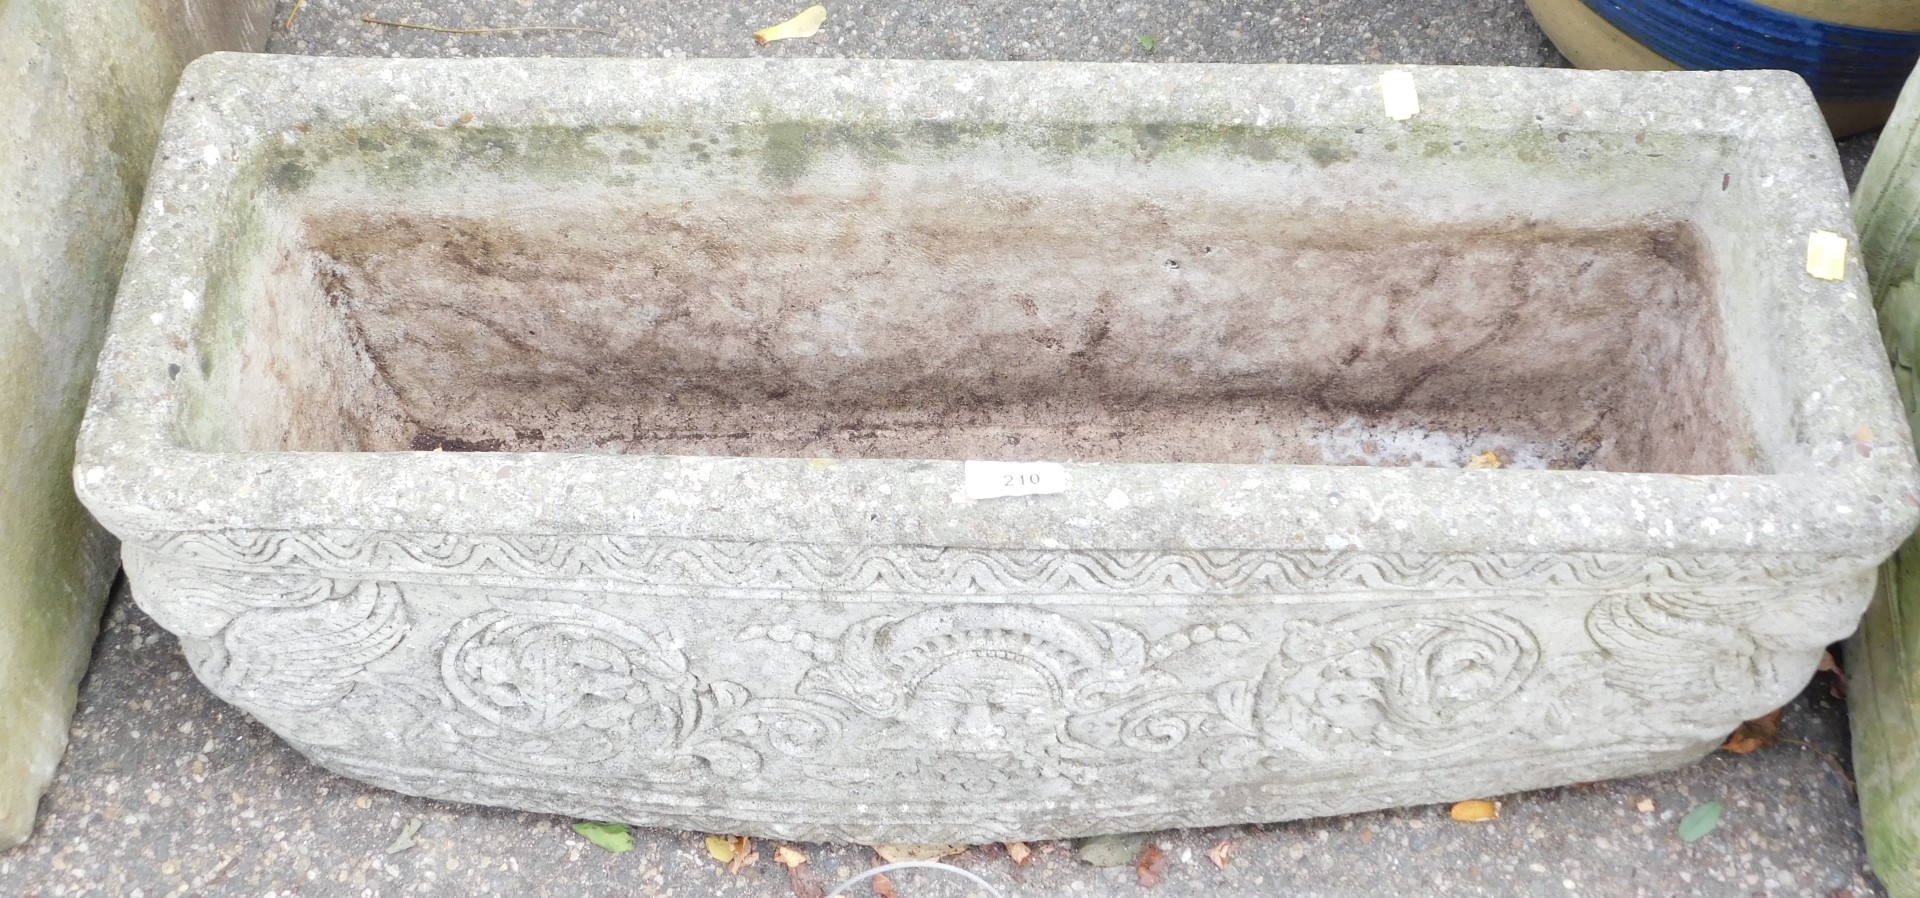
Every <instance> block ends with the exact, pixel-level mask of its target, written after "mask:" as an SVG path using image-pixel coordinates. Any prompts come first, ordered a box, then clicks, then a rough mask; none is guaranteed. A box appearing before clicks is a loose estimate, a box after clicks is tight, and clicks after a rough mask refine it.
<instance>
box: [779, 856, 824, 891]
mask: <svg viewBox="0 0 1920 898" xmlns="http://www.w3.org/2000/svg"><path fill="white" fill-rule="evenodd" d="M778 856H779V855H778V854H777V853H776V854H775V857H776V858H777V857H778ZM787 882H788V884H790V885H792V886H793V898H826V894H827V887H826V885H825V884H824V883H822V882H821V881H820V874H819V873H817V872H815V871H814V869H813V868H812V867H809V866H807V865H806V864H804V863H802V864H795V865H793V866H791V867H788V868H787Z"/></svg>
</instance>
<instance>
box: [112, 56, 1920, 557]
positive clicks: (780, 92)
mask: <svg viewBox="0 0 1920 898" xmlns="http://www.w3.org/2000/svg"><path fill="white" fill-rule="evenodd" d="M1389 69H1393V70H1401V71H1408V72H1411V73H1413V77H1414V79H1415V81H1416V83H1417V85H1418V88H1419V98H1420V112H1419V114H1418V115H1417V116H1415V117H1414V118H1413V119H1411V120H1409V121H1406V122H1395V121H1391V120H1389V119H1387V118H1386V117H1385V116H1384V115H1383V114H1382V112H1381V96H1380V87H1379V76H1380V74H1381V73H1382V72H1384V71H1388V70H1389ZM462 116H472V118H471V119H468V121H478V122H479V123H483V124H485V125H488V126H492V127H501V128H508V129H512V128H527V127H535V126H559V127H572V126H583V125H594V124H603V125H608V124H621V123H631V122H645V121H659V120H661V119H669V120H674V119H680V120H684V119H688V118H694V119H697V120H700V121H703V122H708V123H718V124H724V123H727V122H747V121H771V120H783V119H789V118H791V119H804V120H811V121H826V122H914V121H929V120H932V121H939V120H951V121H972V120H980V121H993V122H1008V123H1024V122H1033V123H1038V122H1044V121H1059V120H1061V119H1062V118H1063V117H1066V116H1071V119H1069V120H1072V121H1083V122H1089V123H1127V122H1140V121H1153V122H1168V123H1189V122H1190V123H1205V124H1228V125H1233V124H1249V125H1251V124H1258V125H1260V126H1287V125H1300V126H1304V127H1313V128H1338V127H1343V126H1352V127H1366V128H1401V129H1405V130H1406V131H1407V132H1408V133H1409V134H1410V135H1418V134H1433V133H1437V132H1453V133H1458V132H1462V131H1475V130H1489V129H1507V130H1512V129H1541V130H1544V131H1547V132H1549V133H1550V132H1555V131H1587V132H1592V131H1605V132H1620V131H1621V130H1623V129H1627V130H1628V131H1629V132H1631V131H1632V130H1638V131H1639V132H1641V133H1645V134H1651V135H1671V136H1674V137H1679V138H1698V139H1703V140H1712V141H1723V142H1726V143H1728V144H1729V145H1731V146H1734V147H1736V148H1737V149H1736V150H1735V152H1736V153H1737V154H1738V155H1739V156H1740V157H1742V158H1743V159H1744V160H1746V162H1747V163H1748V164H1750V165H1754V166H1759V167H1760V169H1759V170H1765V171H1771V172H1772V173H1773V174H1772V177H1773V178H1774V179H1775V180H1774V183H1773V185H1772V188H1771V195H1772V196H1773V197H1775V199H1771V200H1764V201H1763V203H1764V204H1765V205H1768V206H1770V207H1771V208H1765V209H1757V210H1755V216H1756V217H1757V218H1759V217H1765V219H1766V220H1768V221H1770V222H1774V223H1777V227H1778V231H1779V232H1778V234H1777V235H1774V236H1777V239H1778V240H1779V242H1780V243H1781V246H1782V250H1781V253H1780V254H1779V258H1778V259H1777V261H1776V262H1774V263H1770V265H1771V266H1772V267H1770V268H1769V270H1768V271H1767V272H1766V273H1765V278H1766V282H1767V283H1770V284H1771V285H1772V286H1773V287H1774V289H1775V291H1776V292H1777V293H1778V298H1777V299H1776V300H1774V305H1773V306H1772V307H1770V309H1769V311H1768V312H1767V315H1768V316H1770V318H1771V319H1772V320H1775V321H1776V323H1777V324H1778V327H1777V328H1776V331H1777V332H1776V334H1775V335H1774V339H1775V340H1776V341H1777V343H1776V351H1777V355H1778V357H1781V358H1791V359H1796V360H1799V361H1801V362H1803V364H1802V365H1801V366H1799V368H1798V370H1796V371H1793V372H1790V373H1789V374H1788V375H1786V382H1787V383H1788V385H1789V387H1788V390H1789V392H1790V393H1791V395H1792V396H1793V398H1794V401H1793V408H1794V415H1793V417H1794V424H1795V427H1796V435H1795V438H1794V441H1793V448H1792V451H1791V452H1790V453H1787V454H1786V455H1785V457H1778V458H1770V459H1768V462H1769V464H1770V466H1771V467H1772V469H1773V471H1774V472H1773V473H1768V474H1755V475H1714V476H1694V475H1670V474H1628V473H1608V472H1587V471H1518V470H1502V471H1461V470H1452V469H1420V468H1366V467H1331V466H1306V465H1209V464H1113V463H1102V464H1082V463H1071V462H1069V463H1067V468H1068V470H1069V473H1070V476H1071V478H1072V486H1071V488H1070V489H1069V490H1068V491H1067V492H1064V493H1060V494H1056V495H1050V496H1037V497H1021V498H1011V499H992V500H984V501H969V500H965V499H964V498H962V497H961V496H960V494H959V490H960V484H961V476H960V471H961V462H959V461H954V460H914V459H841V460H812V459H804V458H742V457H656V456H618V455H605V456H602V455H581V454H548V453H538V454H532V453H471V454H467V453H422V452H377V453H333V452H324V453H323V452H207V451H199V450H195V449H192V448H189V447H187V446H185V445H183V444H182V442H181V441H180V439H179V437H178V436H177V434H176V432H175V428H174V425H173V422H174V421H175V420H176V414H177V411H178V404H179V402H180V397H181V396H182V391H181V390H180V389H179V388H178V387H177V386H176V385H175V384H174V383H173V381H172V378H171V376H170V375H169V373H168V371H169V368H170V366H186V365H188V364H189V352H188V351H186V350H182V349H181V348H179V347H180V346H181V345H182V344H183V343H184V341H183V339H182V335H188V334H191V333H193V324H194V321H195V315H196V314H197V308H198V296H199V295H200V292H201V291H202V290H204V289H205V287H206V285H207V278H208V270H209V269H208V262H207V257H208V256H209V254H210V253H212V252H213V251H214V250H215V247H216V243H215V241H216V240H217V234H216V230H217V222H218V220H219V219H220V214H219V213H220V210H221V209H223V208H225V207H226V205H228V204H232V203H235V202H244V201H245V199H246V197H245V195H244V191H245V190H246V189H248V188H247V187H246V186H245V185H244V184H243V183H242V181H243V180H244V179H243V178H242V174H243V172H244V171H245V170H246V169H247V167H248V166H250V165H255V164H256V163H257V162H258V161H259V160H260V159H262V158H265V154H268V153H271V152H272V151H273V149H274V147H275V146H276V145H279V144H281V143H283V142H292V141H297V140H299V139H301V134H302V133H304V132H302V131H301V130H300V129H302V128H306V127H339V126H359V125H366V124H384V125H390V126H393V127H396V128H400V129H445V128H453V127H459V126H460V123H461V121H462V118H461V117H462ZM150 183H151V184H152V185H153V187H152V189H151V190H150V191H149V193H148V196H147V198H146V201H145V205H144V207H143V211H142V214H141V219H140V225H139V232H138V235H137V237H136V239H135V242H134V246H133V249H132V251H131V253H130V256H129V259H128V262H127V267H126V277H125V279H124V281H123V283H122V286H121V289H120V294H119V298H118V301H117V306H116V308H115V311H114V322H113V325H112V329H111V335H110V337H109V340H108V343H107V346H106V349H105V351H104V352H103V354H102V356H101V368H100V375H99V378H98V380H97V381H96V385H95V388H94V393H93V396H92V399H91V402H90V405H89V408H88V411H87V417H86V423H85V425H84V428H83V431H82V437H81V440H80V445H79V450H78V456H77V459H76V463H75V471H74V476H75V482H76V487H77V489H78V490H79V492H80V495H81V497H82V498H83V499H84V500H85V502H86V503H87V505H88V506H89V507H90V508H91V509H92V510H93V512H94V513H95V514H96V515H97V516H98V517H100V518H101V519H102V520H103V522H105V523H106V524H107V525H108V526H109V527H110V528H111V529H113V530H115V531H116V532H120V533H122V534H126V535H133V536H134V537H135V538H136V539H137V538H138V534H142V533H158V532H179V531H194V530H209V531H211V530H229V531H245V530H263V531H271V530H281V531H284V530H325V529H329V528H341V529H360V530H378V531H393V532H416V533H482V532H494V533H529V534H541V533H547V534H583V533H584V534H622V535H630V536H637V537H645V536H658V537H673V538H704V539H714V540H724V541H742V542H751V541H757V540H775V541H777V540H782V539H785V540H790V539H792V537H793V534H796V533H804V534H809V535H811V537H812V540H813V541H815V542H818V543H822V544H847V545H855V544H875V543H879V544H893V545H941V546H965V547H977V548H1033V547H1035V546H1036V545H1038V546H1041V547H1060V548H1081V547H1098V548H1103V549H1142V550H1160V551H1180V550H1189V549H1190V550H1196V551H1198V550H1212V549H1219V548H1222V547H1235V546H1240V547H1262V548H1268V549H1276V550H1283V551H1284V550H1296V549H1297V550H1299V551H1303V552H1326V551H1334V552H1341V551H1363V552H1413V553H1442V552H1450V551H1459V552H1486V551H1500V550H1501V549H1502V548H1511V549H1512V550H1514V551H1527V552H1564V553H1576V554H1640V555H1657V556H1668V555H1702V554H1705V555H1727V556H1748V555H1755V556H1782V555H1788V556H1794V555H1798V556H1805V557H1808V558H1810V559H1826V560H1834V559H1836V558H1837V557H1841V556H1844V557H1845V558H1847V559H1848V560H1850V561H1855V562H1859V563H1863V564H1864V563H1870V562H1871V561H1874V560H1877V558H1878V557H1881V556H1884V555H1885V554H1886V553H1888V552H1890V551H1892V549H1893V548H1894V547H1895V546H1896V545H1897V544H1898V543H1899V542H1900V541H1901V540H1902V539H1903V538H1904V537H1905V536H1906V535H1907V534H1908V533H1909V532H1911V531H1912V529H1913V528H1914V525H1915V523H1916V520H1920V475H1916V466H1915V461H1914V456H1913V449H1912V443H1911V436H1910V432H1909V430H1908V427H1907V424H1906V422H1905V420H1904V418H1903V417H1902V415H1901V414H1900V407H1899V403H1898V400H1897V398H1896V395H1895V391H1894V388H1893V383H1892V379H1891V376H1890V375H1889V374H1888V372H1887V365H1886V361H1885V355H1884V351H1883V350H1882V349H1881V346H1880V343H1879V339H1878V336H1877V333H1876V331H1875V329H1874V321H1873V317H1872V313H1871V309H1870V306H1869V303H1868V299H1867V296H1868V293H1867V288H1866V282H1865V279H1864V277H1863V275H1862V273H1861V268H1862V265H1861V263H1860V259H1859V255H1858V252H1857V250H1852V249H1850V251H1849V260H1848V261H1849V265H1848V272H1847V276H1846V277H1845V279H1844V280H1840V281H1819V280H1815V279H1813V278H1810V277H1808V276H1806V273H1805V269H1804V251H1805V241H1806V239H1807V234H1808V233H1809V232H1810V231H1811V230H1813V229H1823V230H1829V231H1833V232H1835V233H1838V234H1840V235H1842V236H1845V237H1847V238H1848V239H1849V240H1850V241H1852V242H1854V243H1857V240H1855V238H1854V231H1853V227H1852V224H1851V221H1850V215H1849V211H1848V205H1847V194H1846V190H1845V185H1844V182H1843V180H1842V179H1841V177H1840V174H1839V167H1838V160H1837V157H1836V155H1835V152H1834V149H1833V146H1832V144H1831V142H1830V141H1829V140H1827V139H1825V131H1824V128H1823V126H1822V125H1821V122H1820V118H1819V113H1818V110H1817V108H1816V107H1815V106H1814V104H1813V101H1812V98H1811V97H1810V96H1809V95H1808V93H1807V91H1806V88H1805V85H1804V84H1803V83H1802V82H1800V80H1799V79H1798V78H1797V77H1795V76H1792V75H1790V74H1787V73H1780V72H1712V73H1699V72H1675V73H1646V72H1576V71H1566V70H1548V69H1501V68H1487V69H1481V68H1454V67H1420V66H1391V67H1385V66H1287V65H1270V66H1269V65H1215V64H1207V65H1185V64H1181V65H1169V64H1097V63H1002V62H925V61H878V60H853V61H833V60H686V61H679V60H615V59H604V60H601V59H596V60H552V59H480V60H367V59H328V58H293V57H279V56H260V55H249V54H214V55H212V56H209V57H205V58H203V59H201V60H200V61H198V62H196V63H194V64H193V66H191V67H190V68H189V69H188V71H187V73H186V76H185V77H184V79H183V80H182V82H181V86H180V88H179V91H178V93H177V95H176V97H175V100H174V105H173V107H172V110H171V113H170V115H169V119H168V124H167V128H166V132H165V135H164V137H163V142H162V145H161V148H160V151H159V155H158V159H157V161H156V165H155V170H154V176H153V177H152V179H151V181H150ZM1770 226H1772V225H1770ZM174 370H175V371H177V370H178V369H177V368H176V369H174ZM403 489H404V491H405V492H404V494H403V492H402V490H403ZM796 490H805V491H807V497H808V499H809V501H805V502H797V501H795V499H796V495H797V493H796ZM1168 509H1177V510H1178V512H1179V513H1178V514H1167V513H1166V511H1167V510H1168ZM1518 521H1524V522H1526V523H1525V525H1524V528H1523V531H1520V532H1517V531H1516V524H1515V522H1518Z"/></svg>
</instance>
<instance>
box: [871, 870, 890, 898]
mask: <svg viewBox="0 0 1920 898" xmlns="http://www.w3.org/2000/svg"><path fill="white" fill-rule="evenodd" d="M872 881H873V898H896V896H895V895H894V893H893V880H891V879H888V878H887V874H885V873H875V874H873V880H872Z"/></svg>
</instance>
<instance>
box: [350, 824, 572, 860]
mask: <svg viewBox="0 0 1920 898" xmlns="http://www.w3.org/2000/svg"><path fill="white" fill-rule="evenodd" d="M574 827H575V828H578V827H579V824H577V823H576V824H574ZM419 831H420V821H418V820H413V821H410V822H408V823H407V825H406V827H405V828H403V829H401V830H400V836H399V837H398V838H396V839H394V840H393V842H392V844H390V845H388V846H387V853H388V854H399V853H400V852H402V851H405V850H407V849H409V848H412V847H413V844H414V843H413V834H414V833H417V832H419Z"/></svg>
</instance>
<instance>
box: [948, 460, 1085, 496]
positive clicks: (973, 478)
mask: <svg viewBox="0 0 1920 898" xmlns="http://www.w3.org/2000/svg"><path fill="white" fill-rule="evenodd" d="M964 467H965V469H966V480H967V483H966V494H967V498H969V499H998V498H1001V497H1003V496H1038V495H1044V494H1046V493H1063V492H1066V490H1067V469H1066V467H1064V466H1062V465H1059V464H1056V463H1054V462H1050V461H970V462H967V463H966V465H965V466H964Z"/></svg>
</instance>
